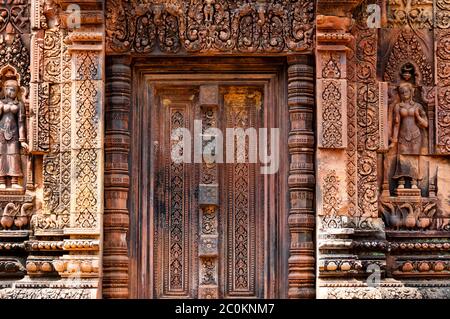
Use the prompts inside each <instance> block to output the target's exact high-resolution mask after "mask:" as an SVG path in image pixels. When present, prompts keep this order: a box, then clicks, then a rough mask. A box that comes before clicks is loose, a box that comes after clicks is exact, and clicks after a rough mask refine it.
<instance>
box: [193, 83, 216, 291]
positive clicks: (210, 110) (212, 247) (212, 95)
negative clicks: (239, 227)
mask: <svg viewBox="0 0 450 319" xmlns="http://www.w3.org/2000/svg"><path fill="white" fill-rule="evenodd" d="M219 103H220V102H219V87H218V86H217V85H203V86H201V87H200V108H201V114H202V125H203V128H202V134H203V136H205V137H207V138H209V137H211V140H209V141H211V143H217V142H218V141H217V139H218V137H217V136H216V134H217V132H216V131H215V128H216V127H217V124H218V123H217V122H218V121H217V119H218V110H219ZM203 144H204V145H202V149H204V147H205V146H206V145H207V143H206V142H205V141H204V142H203ZM218 175H219V174H218V167H217V163H215V162H214V157H211V158H209V162H208V163H206V162H203V163H202V164H201V170H200V185H199V205H200V207H201V208H200V229H199V233H200V242H199V269H200V273H199V286H198V297H199V298H202V299H217V298H219V227H220V225H219V204H220V203H219V178H218Z"/></svg>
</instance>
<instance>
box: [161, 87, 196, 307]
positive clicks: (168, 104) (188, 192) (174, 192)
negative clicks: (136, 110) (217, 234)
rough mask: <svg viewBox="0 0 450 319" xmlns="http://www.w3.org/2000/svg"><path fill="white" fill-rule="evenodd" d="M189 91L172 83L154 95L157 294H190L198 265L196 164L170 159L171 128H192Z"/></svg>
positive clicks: (193, 288)
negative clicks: (169, 86) (170, 86)
mask: <svg viewBox="0 0 450 319" xmlns="http://www.w3.org/2000/svg"><path fill="white" fill-rule="evenodd" d="M193 97H194V92H193V91H192V90H189V89H179V88H173V89H172V90H164V91H161V92H160V93H159V94H158V96H157V99H155V102H156V105H157V108H156V109H154V111H155V117H154V118H155V119H156V121H154V123H153V124H154V127H155V130H154V133H155V138H156V139H155V140H154V151H156V152H155V153H154V156H153V158H154V159H155V162H156V165H157V169H156V170H155V173H156V175H155V177H156V185H155V189H154V194H155V195H154V196H155V197H156V198H155V201H154V203H155V207H154V212H155V216H154V219H155V228H154V229H155V232H154V263H155V281H154V282H155V292H156V296H157V297H159V298H164V297H168V298H175V297H184V298H187V297H195V295H196V281H197V279H196V278H197V277H198V276H197V270H196V269H197V267H196V262H195V257H196V251H197V243H196V236H197V227H195V225H197V218H196V216H197V214H198V213H197V211H198V205H197V200H196V194H195V189H196V186H197V184H198V183H196V178H195V176H196V166H195V165H194V164H189V163H176V162H174V161H172V159H171V149H172V144H173V141H171V139H170V137H171V132H172V131H173V130H176V129H179V128H187V129H189V130H191V129H192V123H193V111H194V101H193Z"/></svg>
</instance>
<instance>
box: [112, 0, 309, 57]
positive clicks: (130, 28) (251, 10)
mask: <svg viewBox="0 0 450 319" xmlns="http://www.w3.org/2000/svg"><path fill="white" fill-rule="evenodd" d="M106 11H107V12H106V19H107V20H106V32H107V41H106V42H107V50H108V51H109V52H110V53H124V52H127V53H128V52H134V53H146V54H149V53H158V52H159V53H172V54H173V53H183V52H186V53H208V54H211V53H239V52H240V53H257V52H258V53H281V52H303V51H309V50H311V49H312V46H313V35H314V1H312V0H297V1H287V0H272V1H260V0H252V1H229V0H191V1H151V0H142V1H136V0H132V1H126V0H110V1H107V4H106Z"/></svg>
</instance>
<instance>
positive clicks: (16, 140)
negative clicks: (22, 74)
mask: <svg viewBox="0 0 450 319" xmlns="http://www.w3.org/2000/svg"><path fill="white" fill-rule="evenodd" d="M3 94H4V98H3V99H2V100H1V101H0V189H5V188H6V182H7V179H8V178H10V179H11V188H12V189H22V186H21V185H19V177H22V176H23V172H22V164H21V156H20V147H23V148H24V149H25V151H28V145H27V143H26V135H25V109H24V104H23V103H22V102H21V101H20V100H19V98H18V96H19V84H18V82H17V79H16V77H15V76H14V75H13V74H12V72H7V74H6V75H5V77H4V83H3Z"/></svg>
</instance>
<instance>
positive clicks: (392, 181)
mask: <svg viewBox="0 0 450 319" xmlns="http://www.w3.org/2000/svg"><path fill="white" fill-rule="evenodd" d="M399 68H400V69H399V77H398V81H397V82H394V83H390V85H389V88H388V91H389V92H388V112H387V113H388V114H387V123H388V128H387V131H388V136H389V147H388V149H387V150H386V151H385V153H384V154H383V169H382V172H383V173H382V185H381V188H382V194H381V197H380V211H381V214H382V215H383V218H384V221H385V223H386V228H387V229H388V230H393V231H425V230H431V229H432V230H442V228H443V227H444V228H445V225H442V223H443V221H442V220H440V219H439V218H437V216H438V215H439V214H438V212H439V210H440V208H439V200H438V198H437V187H436V183H437V176H436V170H437V169H438V168H437V167H438V166H436V163H435V162H434V161H433V159H432V158H429V157H428V155H430V150H431V149H432V145H431V140H432V139H430V138H429V134H430V132H432V130H430V126H431V127H432V125H433V124H432V123H433V120H432V119H430V117H432V110H433V108H434V106H433V105H432V103H431V101H430V100H428V99H427V98H426V94H425V93H426V92H427V89H428V88H427V87H424V86H420V85H418V84H419V83H420V82H418V80H417V79H418V78H419V77H420V75H419V74H418V71H417V70H416V67H415V65H414V63H412V62H406V63H404V64H403V65H401V66H400V67H399ZM441 219H442V218H441Z"/></svg>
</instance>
